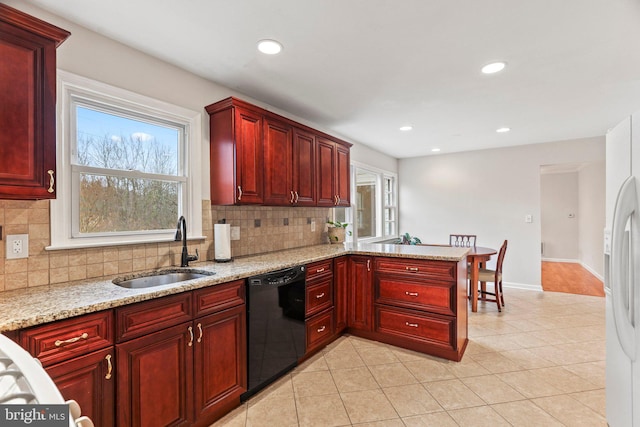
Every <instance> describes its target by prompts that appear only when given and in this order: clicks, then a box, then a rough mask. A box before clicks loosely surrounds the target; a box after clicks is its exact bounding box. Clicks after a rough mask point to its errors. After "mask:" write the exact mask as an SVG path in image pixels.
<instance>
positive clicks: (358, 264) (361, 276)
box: [347, 256, 373, 331]
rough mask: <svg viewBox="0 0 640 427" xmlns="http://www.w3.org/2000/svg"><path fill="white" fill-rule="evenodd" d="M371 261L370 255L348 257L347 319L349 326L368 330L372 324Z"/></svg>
mask: <svg viewBox="0 0 640 427" xmlns="http://www.w3.org/2000/svg"><path fill="white" fill-rule="evenodd" d="M372 264H373V263H372V261H371V258H370V257H365V256H351V257H350V258H349V277H350V279H349V283H348V287H349V288H348V292H347V305H348V307H349V309H348V319H347V323H348V326H349V327H350V328H354V329H361V330H365V331H370V330H371V329H372V326H373V319H372V307H373V292H372V291H371V289H372V287H373V283H372V278H373V276H372V272H371V271H372Z"/></svg>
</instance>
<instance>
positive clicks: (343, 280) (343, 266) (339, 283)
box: [333, 256, 349, 334]
mask: <svg viewBox="0 0 640 427" xmlns="http://www.w3.org/2000/svg"><path fill="white" fill-rule="evenodd" d="M348 279H349V270H348V263H347V257H345V256H343V257H339V258H336V259H334V261H333V284H334V297H333V299H334V310H335V313H336V333H337V334H340V333H341V332H342V331H343V330H345V329H346V327H347V281H348Z"/></svg>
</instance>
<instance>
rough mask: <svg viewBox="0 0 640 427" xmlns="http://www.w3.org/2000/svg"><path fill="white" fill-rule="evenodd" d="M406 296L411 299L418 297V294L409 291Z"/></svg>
mask: <svg viewBox="0 0 640 427" xmlns="http://www.w3.org/2000/svg"><path fill="white" fill-rule="evenodd" d="M404 294H405V295H408V296H410V297H417V296H418V293H417V292H409V291H405V292H404Z"/></svg>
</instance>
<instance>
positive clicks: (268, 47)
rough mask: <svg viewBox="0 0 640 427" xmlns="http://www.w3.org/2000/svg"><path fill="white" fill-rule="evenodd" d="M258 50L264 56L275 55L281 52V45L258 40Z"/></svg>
mask: <svg viewBox="0 0 640 427" xmlns="http://www.w3.org/2000/svg"><path fill="white" fill-rule="evenodd" d="M258 50H259V51H260V52H262V53H264V54H266V55H276V54H278V53H280V51H281V50H282V45H281V44H280V43H279V42H277V41H275V40H269V39H265V40H260V41H259V42H258Z"/></svg>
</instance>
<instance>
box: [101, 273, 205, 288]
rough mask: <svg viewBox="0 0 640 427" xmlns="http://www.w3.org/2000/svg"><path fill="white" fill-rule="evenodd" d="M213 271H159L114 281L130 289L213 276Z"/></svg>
mask: <svg viewBox="0 0 640 427" xmlns="http://www.w3.org/2000/svg"><path fill="white" fill-rule="evenodd" d="M214 274H215V273H214V272H211V271H201V270H198V271H179V272H175V271H157V272H153V273H150V274H149V275H145V276H143V277H136V278H134V279H126V280H125V278H122V277H119V278H116V279H114V280H113V283H114V284H116V285H118V286H122V287H123V288H129V289H140V288H152V287H154V286H160V285H170V284H172V283H178V282H184V281H185V280H191V279H200V278H202V277H207V276H212V275H214Z"/></svg>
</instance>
